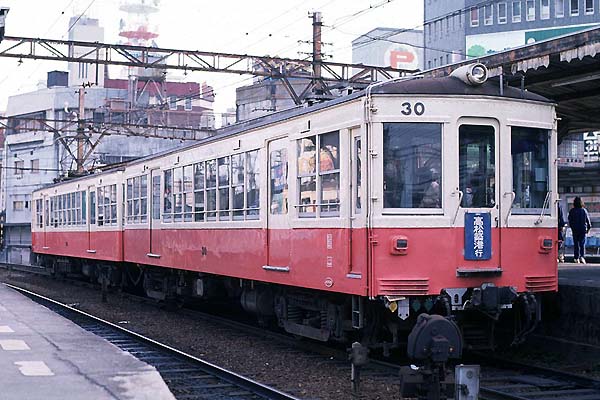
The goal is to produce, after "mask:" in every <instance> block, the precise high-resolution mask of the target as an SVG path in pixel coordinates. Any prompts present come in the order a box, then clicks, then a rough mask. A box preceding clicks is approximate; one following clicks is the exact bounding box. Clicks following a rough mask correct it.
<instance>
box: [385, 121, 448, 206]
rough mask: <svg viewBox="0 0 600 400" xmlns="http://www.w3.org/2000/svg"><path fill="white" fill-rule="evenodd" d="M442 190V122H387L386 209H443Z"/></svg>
mask: <svg viewBox="0 0 600 400" xmlns="http://www.w3.org/2000/svg"><path fill="white" fill-rule="evenodd" d="M441 193H442V125H441V124H435V123H404V122H403V123H384V124H383V206H384V208H426V209H435V208H441V207H442V200H441Z"/></svg>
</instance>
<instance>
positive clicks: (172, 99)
mask: <svg viewBox="0 0 600 400" xmlns="http://www.w3.org/2000/svg"><path fill="white" fill-rule="evenodd" d="M169 110H177V96H169Z"/></svg>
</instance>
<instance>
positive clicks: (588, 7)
mask: <svg viewBox="0 0 600 400" xmlns="http://www.w3.org/2000/svg"><path fill="white" fill-rule="evenodd" d="M593 13H594V0H585V14H586V15H590V14H593Z"/></svg>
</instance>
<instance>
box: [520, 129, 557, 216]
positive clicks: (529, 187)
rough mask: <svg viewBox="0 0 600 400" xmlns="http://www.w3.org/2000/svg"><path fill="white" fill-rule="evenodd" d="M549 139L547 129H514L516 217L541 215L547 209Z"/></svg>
mask: <svg viewBox="0 0 600 400" xmlns="http://www.w3.org/2000/svg"><path fill="white" fill-rule="evenodd" d="M549 140H550V137H549V134H548V131H547V130H545V129H536V128H524V127H512V130H511V155H512V167H513V191H514V192H515V199H514V202H513V205H512V208H513V211H512V212H513V214H539V213H540V211H542V207H544V202H545V201H546V196H547V194H548V180H549V179H548V178H549V157H548V142H549ZM548 210H549V208H546V211H548Z"/></svg>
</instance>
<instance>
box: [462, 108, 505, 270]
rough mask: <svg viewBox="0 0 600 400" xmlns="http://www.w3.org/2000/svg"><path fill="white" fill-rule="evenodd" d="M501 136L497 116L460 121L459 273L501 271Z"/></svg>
mask: <svg viewBox="0 0 600 400" xmlns="http://www.w3.org/2000/svg"><path fill="white" fill-rule="evenodd" d="M499 136H500V134H499V125H498V123H497V122H496V121H495V120H488V119H480V118H477V119H473V118H469V119H466V118H465V119H462V120H460V121H459V124H458V166H459V171H458V172H459V176H458V178H459V188H460V189H459V190H460V192H462V198H461V202H460V206H459V209H458V210H457V213H456V215H455V218H456V219H455V224H456V226H463V227H464V238H463V241H462V242H463V249H462V252H461V253H462V257H460V259H459V260H458V271H457V273H458V276H478V275H479V274H482V273H483V274H486V275H489V274H492V275H493V274H500V273H501V269H500V266H501V263H500V229H499V228H500V225H501V222H500V204H499V203H500V200H501V196H500V195H499V191H500V185H499V182H500V179H499V177H500V170H499V162H497V160H499ZM460 242H461V240H460V239H459V241H458V243H460Z"/></svg>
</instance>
